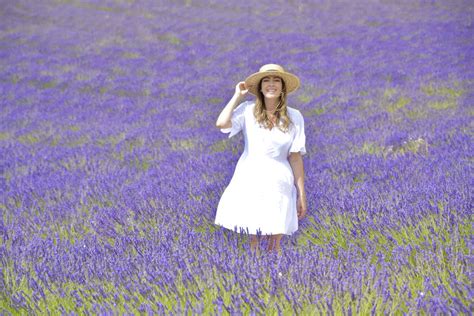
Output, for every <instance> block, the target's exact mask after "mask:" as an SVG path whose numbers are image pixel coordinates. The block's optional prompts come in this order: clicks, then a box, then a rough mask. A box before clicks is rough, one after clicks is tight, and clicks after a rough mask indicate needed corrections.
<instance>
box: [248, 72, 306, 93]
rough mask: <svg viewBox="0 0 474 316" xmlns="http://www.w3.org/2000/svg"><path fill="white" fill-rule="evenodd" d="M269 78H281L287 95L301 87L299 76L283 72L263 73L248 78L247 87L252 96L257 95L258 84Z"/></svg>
mask: <svg viewBox="0 0 474 316" xmlns="http://www.w3.org/2000/svg"><path fill="white" fill-rule="evenodd" d="M267 76H276V77H280V78H281V79H282V80H283V81H284V82H285V87H286V93H287V94H290V93H291V92H294V91H295V90H296V89H298V87H299V86H300V79H299V78H298V77H297V76H295V75H293V74H292V73H289V72H281V71H262V72H256V73H254V74H251V75H250V76H248V77H247V79H245V86H246V87H247V89H248V90H249V92H250V93H251V94H253V95H257V93H258V84H259V83H260V80H262V79H263V78H265V77H267Z"/></svg>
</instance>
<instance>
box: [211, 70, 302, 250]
mask: <svg viewBox="0 0 474 316" xmlns="http://www.w3.org/2000/svg"><path fill="white" fill-rule="evenodd" d="M299 83H300V81H299V79H298V77H296V76H295V75H293V74H291V73H289V72H286V71H285V70H284V69H283V68H282V67H281V66H279V65H276V64H267V65H264V66H262V67H261V68H260V70H259V72H257V73H254V74H252V75H250V76H249V77H248V78H247V79H246V80H245V81H242V82H239V83H238V84H237V85H236V87H235V93H234V96H233V97H232V99H231V100H230V101H229V103H228V104H227V105H226V106H225V107H224V109H223V110H222V112H221V113H220V115H219V117H218V119H217V121H216V126H217V127H218V128H220V129H221V131H222V132H224V133H230V135H229V137H232V136H234V135H235V134H237V133H239V132H240V131H242V132H243V134H244V138H245V149H244V152H243V153H242V156H241V157H240V159H239V161H238V163H237V166H236V168H235V172H234V175H233V177H232V180H231V181H230V183H229V185H228V187H227V188H226V189H225V191H224V193H223V195H222V197H221V200H220V201H219V205H218V207H217V213H216V219H215V223H216V224H217V225H221V226H223V227H226V228H228V229H233V230H237V231H241V232H242V231H243V232H247V233H249V234H250V235H251V239H250V244H251V249H252V250H258V245H259V240H258V236H259V235H267V236H269V243H268V250H269V251H280V250H281V246H280V242H281V239H282V237H283V235H285V234H286V235H291V234H292V233H294V232H295V231H296V230H297V229H298V219H302V218H303V217H304V216H305V214H306V208H307V206H306V194H305V189H304V169H303V159H302V155H303V154H305V153H306V149H305V134H304V121H303V116H302V115H301V113H300V112H299V111H298V110H296V109H294V108H291V107H288V106H287V104H286V96H287V94H289V93H291V92H293V91H295V90H296V89H297V88H298V87H299ZM248 92H250V93H251V94H253V95H255V96H256V100H255V102H249V101H247V102H243V103H241V102H242V98H243V97H244V96H245V95H246V94H247V93H248Z"/></svg>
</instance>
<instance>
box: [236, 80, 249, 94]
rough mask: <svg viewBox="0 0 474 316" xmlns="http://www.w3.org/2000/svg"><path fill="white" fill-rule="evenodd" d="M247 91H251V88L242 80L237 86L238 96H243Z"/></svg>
mask: <svg viewBox="0 0 474 316" xmlns="http://www.w3.org/2000/svg"><path fill="white" fill-rule="evenodd" d="M247 92H249V89H248V88H247V86H246V85H245V81H241V82H239V83H238V84H237V85H236V86H235V94H236V95H237V96H239V97H243V96H244V95H246V94H247Z"/></svg>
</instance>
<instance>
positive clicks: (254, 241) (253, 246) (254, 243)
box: [250, 235, 259, 252]
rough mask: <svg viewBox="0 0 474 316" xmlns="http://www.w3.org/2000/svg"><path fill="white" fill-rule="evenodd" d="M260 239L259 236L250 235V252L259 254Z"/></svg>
mask: <svg viewBox="0 0 474 316" xmlns="http://www.w3.org/2000/svg"><path fill="white" fill-rule="evenodd" d="M258 244H259V238H258V236H257V235H250V250H252V252H253V251H257V252H258Z"/></svg>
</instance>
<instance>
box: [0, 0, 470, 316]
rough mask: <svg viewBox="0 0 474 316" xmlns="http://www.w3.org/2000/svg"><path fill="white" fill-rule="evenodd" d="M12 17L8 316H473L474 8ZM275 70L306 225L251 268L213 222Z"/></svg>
mask: <svg viewBox="0 0 474 316" xmlns="http://www.w3.org/2000/svg"><path fill="white" fill-rule="evenodd" d="M0 8H1V10H0V21H1V22H0V55H1V59H0V67H1V68H0V69H1V70H0V80H1V84H0V92H1V96H2V97H1V99H0V100H1V104H0V109H1V110H0V150H1V156H0V157H1V164H0V167H1V178H0V190H1V201H0V209H1V216H0V258H1V259H0V262H1V263H0V265H1V271H0V313H2V314H7V315H8V314H18V313H21V314H32V313H34V314H45V313H52V314H96V313H99V314H110V313H120V314H124V313H127V314H138V313H143V314H146V313H148V314H160V315H175V314H211V315H213V314H218V315H220V314H223V315H229V314H231V315H239V314H246V315H247V314H252V315H253V314H269V315H272V314H274V315H277V314H278V315H280V314H284V315H286V314H301V315H309V314H315V313H322V314H326V313H332V314H348V315H349V314H382V313H383V314H388V313H390V314H392V313H394V314H403V313H407V314H414V313H422V314H425V313H426V314H432V313H437V314H441V313H442V314H469V313H470V312H471V311H472V309H473V304H472V302H473V297H472V296H473V288H472V283H471V282H472V270H470V269H469V263H472V249H473V239H472V219H473V215H472V211H471V210H472V182H473V181H472V176H471V175H472V172H473V170H472V153H473V142H472V135H473V130H472V117H473V114H474V112H473V108H474V107H473V105H474V104H473V100H474V98H473V97H474V96H473V91H474V89H473V88H474V71H473V70H474V68H473V67H472V65H473V64H474V63H473V62H474V59H473V52H474V45H473V34H474V24H473V13H474V6H473V4H472V2H471V1H468V0H465V1H463V0H456V1H448V0H446V1H436V0H432V1H431V0H413V1H390V0H388V1H374V0H360V1H349V0H347V1H337V2H333V1H279V2H277V3H275V2H274V1H267V0H264V1H258V2H246V1H225V2H224V1H194V0H193V1H191V0H189V1H133V0H129V1H126V0H115V1H111V0H107V1H97V0H90V1H85V0H84V1H82V0H45V1H32V0H29V1H27V0H19V1H6V0H5V1H1V4H0ZM269 62H273V63H280V64H282V65H283V66H284V67H286V68H287V69H288V70H290V71H292V72H294V73H296V74H298V75H299V76H300V77H301V80H302V87H301V88H300V90H298V92H297V93H295V94H294V95H292V96H291V97H290V99H289V103H290V105H291V106H294V107H296V108H298V109H300V111H301V112H302V113H303V115H304V117H305V125H306V135H307V149H308V154H307V155H306V156H305V169H306V188H307V195H308V203H309V214H308V217H307V218H306V219H305V220H303V221H302V222H301V223H300V229H299V230H298V232H297V233H296V234H295V235H293V236H291V237H286V238H285V239H284V243H283V248H284V252H283V254H282V255H281V256H278V255H275V254H262V255H260V256H254V255H252V254H251V253H250V252H249V249H248V248H249V247H248V241H247V239H246V237H245V236H241V235H239V234H235V233H233V232H229V231H226V230H224V229H221V228H218V227H216V226H214V225H213V219H214V215H215V210H216V206H217V203H218V200H219V197H220V195H221V194H222V192H223V190H224V188H225V186H226V185H227V183H228V182H229V180H230V177H231V176H232V173H233V170H234V169H233V168H234V166H235V163H236V161H237V159H238V157H239V155H240V150H241V149H242V138H240V139H239V138H237V139H233V140H228V139H227V138H226V136H225V135H223V134H221V133H220V132H219V131H218V130H217V129H216V128H215V127H214V122H215V119H216V117H217V115H218V113H219V112H220V110H221V109H222V107H223V106H224V105H225V103H226V101H227V99H228V98H229V97H230V96H231V94H232V92H233V87H234V85H235V83H236V82H237V81H239V80H242V79H243V78H245V77H246V76H247V75H248V74H250V73H251V72H254V71H257V70H258V68H259V67H260V66H261V65H262V64H264V63H269ZM471 267H472V266H471Z"/></svg>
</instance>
